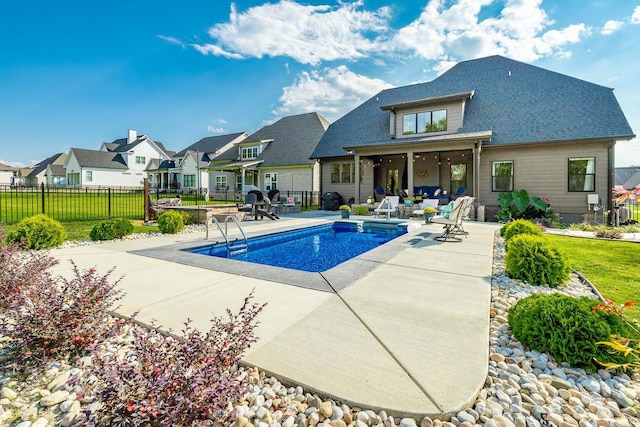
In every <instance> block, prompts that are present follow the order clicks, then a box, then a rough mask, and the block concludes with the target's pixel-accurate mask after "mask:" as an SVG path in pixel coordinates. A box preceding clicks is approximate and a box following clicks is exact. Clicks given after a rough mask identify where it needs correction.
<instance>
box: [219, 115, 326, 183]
mask: <svg viewBox="0 0 640 427" xmlns="http://www.w3.org/2000/svg"><path fill="white" fill-rule="evenodd" d="M328 126H329V122H328V121H327V120H326V119H325V118H324V117H322V116H321V115H320V114H318V113H306V114H298V115H293V116H287V117H283V118H281V119H280V120H278V121H276V122H275V123H273V124H271V125H267V126H264V127H262V128H261V129H259V130H258V131H256V132H255V133H253V134H251V135H249V136H248V137H247V138H245V139H243V140H242V141H240V142H238V143H236V144H234V145H235V147H234V148H232V149H230V150H227V151H226V152H225V153H223V154H221V155H220V156H218V157H216V158H215V159H213V160H212V161H211V162H210V164H209V167H208V169H209V171H210V174H211V176H212V177H213V178H212V179H214V180H215V181H216V182H218V180H220V179H222V178H221V177H223V176H225V177H226V178H225V180H226V182H227V185H228V186H229V187H231V189H234V190H238V191H243V190H244V189H246V188H247V187H248V186H257V187H259V188H260V189H262V190H264V191H269V190H272V189H278V190H280V192H281V193H283V194H284V193H285V192H287V191H320V167H319V164H318V162H317V161H315V160H313V159H311V153H312V152H313V150H314V148H315V147H316V145H317V144H318V141H320V138H321V137H322V135H323V134H324V132H325V130H326V129H327V127H328Z"/></svg>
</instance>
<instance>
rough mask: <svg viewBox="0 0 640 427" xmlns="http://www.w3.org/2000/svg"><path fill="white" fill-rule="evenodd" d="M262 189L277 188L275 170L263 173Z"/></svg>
mask: <svg viewBox="0 0 640 427" xmlns="http://www.w3.org/2000/svg"><path fill="white" fill-rule="evenodd" d="M291 182H292V183H293V178H291ZM264 189H265V190H267V191H269V190H277V189H278V174H277V173H275V172H268V173H265V174H264Z"/></svg>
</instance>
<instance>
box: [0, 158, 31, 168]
mask: <svg viewBox="0 0 640 427" xmlns="http://www.w3.org/2000/svg"><path fill="white" fill-rule="evenodd" d="M0 164H2V165H5V166H9V167H11V168H24V167H26V166H27V165H25V164H24V163H22V162H10V161H9V160H3V159H0Z"/></svg>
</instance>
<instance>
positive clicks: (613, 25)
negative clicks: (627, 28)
mask: <svg viewBox="0 0 640 427" xmlns="http://www.w3.org/2000/svg"><path fill="white" fill-rule="evenodd" d="M622 25H623V23H622V22H621V21H607V22H606V23H605V24H604V27H602V30H600V34H602V35H605V36H608V35H609V34H611V33H613V32H614V31H616V30H619V29H620V28H621V27H622Z"/></svg>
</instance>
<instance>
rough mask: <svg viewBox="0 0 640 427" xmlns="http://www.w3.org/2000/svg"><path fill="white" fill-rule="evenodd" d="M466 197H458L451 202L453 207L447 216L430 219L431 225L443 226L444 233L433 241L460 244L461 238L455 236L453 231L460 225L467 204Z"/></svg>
mask: <svg viewBox="0 0 640 427" xmlns="http://www.w3.org/2000/svg"><path fill="white" fill-rule="evenodd" d="M467 199H469V198H468V197H460V198H459V199H456V200H455V201H454V202H453V207H452V208H451V211H450V212H449V215H448V216H445V215H436V216H434V217H433V218H431V223H432V224H442V225H443V226H444V233H442V234H441V235H440V236H436V237H434V239H435V240H438V241H440V242H461V241H462V238H460V237H458V236H456V235H455V233H454V230H455V228H456V226H459V225H460V224H461V223H462V213H463V209H464V207H465V205H466V204H467Z"/></svg>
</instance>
